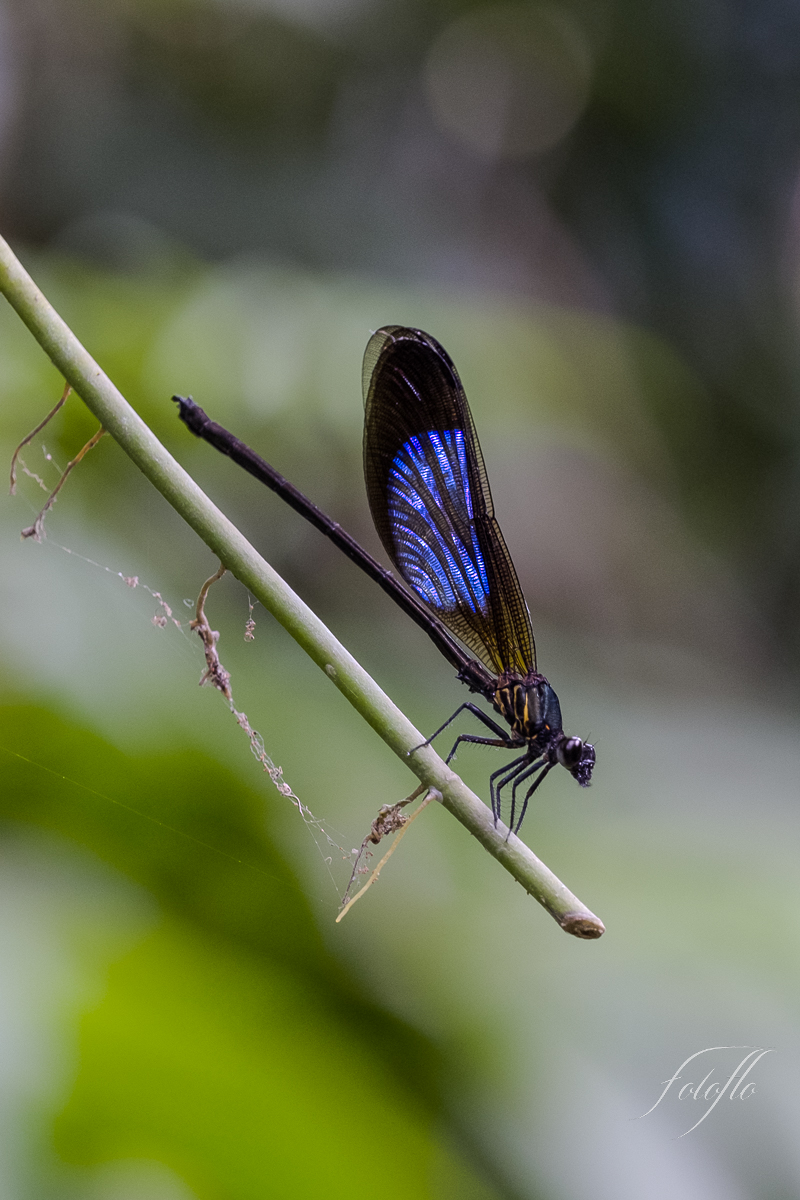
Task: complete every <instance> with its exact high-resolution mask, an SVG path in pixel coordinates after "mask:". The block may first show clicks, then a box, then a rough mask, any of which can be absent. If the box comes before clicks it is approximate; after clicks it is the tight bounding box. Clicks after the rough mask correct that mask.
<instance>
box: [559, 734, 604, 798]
mask: <svg viewBox="0 0 800 1200" xmlns="http://www.w3.org/2000/svg"><path fill="white" fill-rule="evenodd" d="M556 757H557V759H558V761H559V762H560V763H561V765H562V767H566V768H567V770H568V771H569V773H570V775H571V776H572V778H573V779H577V781H578V783H579V784H580V785H581V787H588V786H589V784H590V783H591V782H592V770H593V769H594V764H595V753H594V746H592V745H591V744H590V743H589V742H584V741H581V739H580V738H576V737H570V738H564V739H563V741H561V742H559V744H558V747H557V749H556Z"/></svg>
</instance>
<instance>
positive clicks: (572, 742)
mask: <svg viewBox="0 0 800 1200" xmlns="http://www.w3.org/2000/svg"><path fill="white" fill-rule="evenodd" d="M582 757H583V742H582V741H581V739H580V738H576V737H571V738H567V740H566V741H565V742H563V743H562V745H561V752H560V754H559V758H560V759H561V761H562V763H563V764H564V766H565V767H566V768H567V770H569V771H571V770H572V768H573V767H577V765H578V763H579V762H580V761H581V758H582Z"/></svg>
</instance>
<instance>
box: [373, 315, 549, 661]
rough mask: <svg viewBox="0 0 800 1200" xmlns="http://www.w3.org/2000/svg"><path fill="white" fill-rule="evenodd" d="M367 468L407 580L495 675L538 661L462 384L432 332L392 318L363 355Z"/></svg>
mask: <svg viewBox="0 0 800 1200" xmlns="http://www.w3.org/2000/svg"><path fill="white" fill-rule="evenodd" d="M364 402H365V405H366V419H365V425H364V473H365V476H366V480H367V493H368V496H369V503H370V508H371V510H372V516H373V519H374V521H375V526H376V528H377V530H378V533H379V535H380V538H381V541H382V542H383V545H384V548H385V549H386V551H387V553H388V554H389V556H390V558H391V560H392V562H393V563H394V565H395V566H396V568H397V570H398V571H399V572H400V574H401V575H402V577H403V579H404V580H405V582H406V583H407V584H408V586H409V587H410V588H411V589H412V590H413V591H414V592H415V593H416V594H417V595H418V596H419V597H420V598H421V599H422V600H423V601H424V602H425V603H426V604H427V605H428V606H429V607H430V609H431V610H432V611H433V613H435V614H436V616H437V617H439V619H440V620H441V621H442V622H443V623H444V624H445V625H446V626H447V627H448V628H449V629H450V630H451V631H452V632H453V633H454V634H456V636H457V637H458V638H460V639H461V641H462V642H463V643H464V644H465V645H466V646H467V647H469V649H470V650H471V651H472V652H473V653H474V654H475V655H476V656H477V657H478V658H479V659H480V660H481V662H483V663H484V664H485V665H486V666H488V667H490V668H491V669H492V671H494V672H495V674H498V675H499V674H501V673H503V672H509V671H510V672H518V673H520V674H523V675H524V674H527V672H529V671H531V670H534V669H535V667H536V657H535V649H534V643H533V634H532V631H531V623H530V617H529V615H528V609H527V606H526V604H525V600H524V597H523V595H522V590H521V588H520V586H519V581H518V580H517V575H516V571H515V570H514V564H513V563H512V561H511V556H510V555H509V553H508V550H507V549H506V545H505V542H504V540H503V535H502V533H501V532H500V528H499V526H498V524H497V521H496V520H495V517H494V510H493V507H492V497H491V492H490V490H489V483H488V480H487V478H486V469H485V467H484V464H483V456H482V454H481V448H480V445H479V444H478V439H477V436H476V434H475V427H474V425H473V423H472V417H471V414H470V411H469V406H468V405H467V399H466V396H465V395H464V389H463V388H462V386H461V382H460V380H459V378H458V375H457V374H456V370H455V367H454V366H453V364H452V362H451V360H450V358H449V357H448V355H447V353H446V352H445V351H444V350H443V349H442V347H441V346H440V345H439V343H438V342H437V341H436V340H435V339H434V338H432V337H430V336H429V335H428V334H425V333H422V332H421V331H420V330H416V329H406V328H402V327H400V326H388V327H387V328H385V329H381V330H379V331H378V332H377V333H376V334H374V335H373V337H372V339H371V340H370V342H369V345H368V346H367V352H366V354H365V356H364Z"/></svg>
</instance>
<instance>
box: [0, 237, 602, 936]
mask: <svg viewBox="0 0 800 1200" xmlns="http://www.w3.org/2000/svg"><path fill="white" fill-rule="evenodd" d="M0 291H2V292H3V294H4V295H5V297H6V299H7V300H8V302H9V303H10V304H11V305H12V307H13V308H14V309H15V310H16V312H17V313H18V315H19V316H20V317H21V318H22V320H23V321H24V322H25V324H26V325H27V327H28V329H29V330H30V331H31V333H32V334H33V336H34V337H35V338H36V341H37V342H38V343H39V345H40V346H41V347H42V349H43V350H44V351H45V353H46V354H47V355H48V357H49V358H50V359H51V361H52V362H53V363H54V364H55V366H56V367H57V368H58V370H59V371H60V372H61V373H62V374H63V376H64V378H65V379H66V380H67V382H68V383H69V384H71V386H72V388H73V390H74V391H75V392H77V394H78V395H79V396H80V397H81V399H82V400H83V402H84V403H85V404H86V406H87V408H89V409H90V410H91V412H92V413H94V415H95V416H96V417H97V419H98V420H99V421H100V423H101V425H102V426H103V428H104V429H105V430H106V431H107V432H108V433H109V434H111V436H112V437H113V438H114V440H115V441H116V442H117V443H118V445H119V446H120V447H121V448H122V450H124V451H125V453H126V454H127V455H128V456H129V457H130V458H131V459H132V460H133V462H134V463H135V464H136V466H137V467H138V468H139V469H140V470H141V471H142V472H143V473H144V474H145V475H146V476H147V478H148V479H149V480H150V482H151V483H152V484H153V485H154V486H155V487H156V488H157V489H158V490H159V491H160V492H161V494H162V496H164V497H165V499H166V500H167V501H168V502H169V503H170V504H171V505H172V507H173V508H174V509H175V510H176V511H177V512H178V513H179V514H180V515H181V516H182V517H183V519H184V520H185V521H186V522H187V524H188V525H190V526H191V527H192V529H194V531H195V533H197V534H198V535H199V536H200V537H201V538H202V540H203V541H204V542H205V544H206V545H207V546H208V547H209V549H210V550H211V551H213V553H214V554H215V555H216V556H217V557H218V558H219V560H220V561H221V562H222V563H223V564H224V565H225V566H226V567H227V568H228V570H229V571H230V572H231V573H232V574H233V575H235V576H236V578H237V579H238V580H239V581H240V582H241V583H242V584H243V585H244V586H245V587H246V588H247V589H248V590H249V591H250V592H252V594H253V595H254V596H256V597H257V598H258V599H259V600H260V602H261V603H262V604H263V605H264V607H265V608H266V609H268V610H269V612H271V613H272V615H273V616H274V617H276V619H277V620H278V621H279V622H280V623H281V625H283V627H284V629H286V630H287V631H288V632H289V633H290V634H291V635H292V637H293V638H294V639H295V641H297V642H298V643H299V645H300V646H302V648H303V649H304V650H305V651H306V653H307V654H309V655H310V656H311V658H313V660H314V662H315V663H316V664H317V665H318V666H319V667H321V668H322V670H323V671H325V673H326V675H328V677H329V678H330V679H331V680H332V681H333V683H335V684H336V686H337V687H338V688H339V690H340V691H341V692H342V693H343V694H344V695H345V696H346V697H347V699H348V700H349V701H350V703H351V704H352V705H353V707H354V708H355V709H357V711H358V712H359V713H360V714H361V716H362V717H363V718H364V720H365V721H367V722H368V723H369V724H370V725H371V726H372V728H373V729H374V730H375V731H376V733H378V734H379V736H380V737H381V738H383V740H384V741H385V742H386V744H387V745H388V746H390V747H391V749H392V750H393V751H394V752H395V754H397V755H398V757H399V758H401V759H402V760H403V762H404V763H405V764H406V766H407V767H409V769H410V770H411V771H413V772H414V774H415V775H416V776H417V778H418V779H419V780H420V781H421V782H422V783H424V784H426V785H428V786H429V787H433V788H436V789H437V790H438V791H439V792H440V793H441V795H442V804H443V805H444V807H445V808H446V809H447V810H448V811H449V812H451V813H452V814H453V816H454V817H456V818H457V819H458V820H459V821H460V822H461V824H462V825H464V826H465V827H466V828H467V829H468V830H469V832H470V833H471V834H472V835H473V837H476V838H477V839H478V841H479V842H480V843H481V845H482V846H484V847H485V848H486V849H487V850H488V851H489V853H490V854H492V855H494V857H495V858H496V859H497V860H498V862H500V863H501V864H502V865H503V866H504V867H505V868H506V870H507V871H509V872H510V874H511V875H513V877H514V878H515V879H516V880H517V882H518V883H520V884H521V885H522V886H523V888H525V890H526V891H527V892H529V893H530V895H531V896H533V897H534V898H535V899H536V900H538V901H539V903H540V904H542V905H543V906H544V908H546V909H547V911H548V912H549V913H550V914H551V915H552V916H553V917H554V918H555V920H556V921H557V922H558V923H559V925H560V926H561V928H562V929H564V930H566V932H568V933H571V934H574V935H575V936H576V937H582V938H597V937H600V935H601V934H602V933H603V931H604V926H603V923H602V921H600V920H599V918H598V917H596V916H595V915H594V913H592V912H590V911H589V909H587V908H586V907H585V906H584V905H583V904H582V903H581V902H580V900H578V899H577V897H576V896H573V894H572V893H571V892H570V891H569V889H568V888H566V887H565V886H564V884H563V883H561V881H560V880H559V879H557V878H556V876H555V875H554V874H553V873H552V871H550V870H549V869H548V868H547V867H546V866H545V864H544V863H542V862H541V861H540V860H539V859H538V858H537V857H536V855H535V854H534V853H533V852H532V851H531V850H529V849H528V847H527V846H526V845H525V844H524V842H522V841H520V839H519V838H517V837H515V835H514V834H509V833H508V830H507V829H506V828H505V827H504V826H503V825H501V824H498V825H497V827H495V825H494V823H493V820H492V816H491V813H490V812H489V809H488V808H487V807H486V805H485V804H483V802H482V801H481V800H480V799H479V798H478V797H477V796H476V795H475V794H474V793H473V792H471V791H470V790H469V789H468V788H467V787H466V786H465V785H464V783H462V781H461V780H460V779H459V777H458V776H457V775H456V774H455V773H454V772H453V771H451V770H450V768H449V767H447V766H445V764H444V762H443V761H442V760H441V758H440V757H439V755H438V754H437V753H436V752H435V750H433V749H432V747H430V746H427V747H425V748H424V749H421V750H418V751H417V752H416V753H415V754H414V755H412V756H411V757H409V751H410V750H412V749H413V748H414V747H415V746H418V745H419V744H420V742H422V740H423V737H422V734H421V733H420V732H419V730H417V729H415V728H414V726H413V725H412V724H411V722H410V721H409V720H408V719H407V718H406V717H405V716H404V715H403V713H402V712H400V710H399V709H398V708H396V707H395V705H394V704H393V703H392V702H391V700H390V699H389V698H388V696H386V695H385V694H384V693H383V692H382V691H381V689H380V688H379V687H378V685H377V684H376V683H375V682H374V680H373V679H372V678H371V677H370V676H369V675H368V674H367V672H366V671H365V670H364V669H363V668H362V667H361V666H360V665H359V664H358V663H357V662H356V661H355V659H354V658H353V657H352V656H351V655H350V654H349V653H348V652H347V650H345V648H344V647H343V646H342V645H341V644H340V643H339V642H338V641H337V640H336V638H335V637H334V636H333V634H332V633H331V632H330V631H329V630H328V629H326V627H325V626H324V625H323V624H322V622H321V621H320V620H319V618H318V617H316V616H315V614H314V613H313V612H312V611H311V610H310V609H309V608H308V607H307V606H306V605H305V604H304V603H303V601H302V600H301V599H300V598H299V597H298V596H296V595H295V593H294V592H293V591H292V589H291V588H290V587H289V586H288V585H287V584H286V583H284V581H283V580H282V579H281V578H280V576H279V575H277V574H276V573H275V571H274V570H273V569H272V567H271V566H270V565H269V564H268V563H267V562H265V561H264V559H263V558H261V556H260V555H259V554H258V553H257V552H256V550H255V549H254V548H253V547H252V546H251V545H250V543H249V542H248V541H247V539H246V538H244V537H243V536H242V534H241V533H240V532H239V530H238V529H236V527H235V526H234V525H232V524H231V522H230V521H229V520H228V519H227V517H225V516H224V514H223V513H222V512H220V510H219V509H218V508H217V507H216V506H215V505H214V504H212V503H211V501H210V500H209V499H208V497H207V496H206V495H205V494H204V493H203V492H202V491H201V490H200V488H199V487H198V486H197V484H196V483H195V482H194V480H193V479H192V478H191V477H190V476H189V475H188V474H187V473H186V471H184V469H183V467H181V466H180V464H179V463H178V462H176V460H175V459H174V458H173V457H172V455H171V454H169V452H168V451H167V450H166V449H165V448H164V446H162V445H161V443H160V442H159V441H158V439H157V438H156V437H155V435H154V434H153V432H152V430H151V429H149V428H148V426H147V425H146V424H145V423H144V421H142V419H141V418H140V417H139V416H138V415H137V413H136V412H135V411H134V410H133V409H132V408H131V406H130V404H128V402H127V400H125V398H124V396H122V394H121V393H120V392H119V391H118V390H117V388H116V387H115V386H114V384H113V383H112V382H111V380H110V379H109V378H108V377H107V376H106V375H105V374H104V373H103V371H101V369H100V367H99V366H98V365H97V363H96V362H95V361H94V359H93V358H92V357H91V355H90V354H89V353H88V352H87V351H86V350H85V349H84V347H83V346H82V345H81V343H80V342H79V341H78V339H77V338H76V337H75V335H74V334H73V333H72V331H71V330H70V329H69V327H68V326H67V325H66V324H65V323H64V321H63V320H62V319H61V317H60V316H59V315H58V313H57V312H56V311H55V309H54V308H53V307H52V305H51V304H50V303H49V302H48V301H47V299H46V298H45V297H44V296H43V295H42V293H41V292H40V291H39V289H38V288H37V286H36V284H35V283H34V282H33V280H32V279H31V277H30V276H29V275H28V273H27V272H26V271H25V269H24V268H23V267H22V265H21V263H20V262H19V260H18V259H17V258H16V256H15V255H14V254H13V252H12V251H11V249H10V247H9V246H8V245H7V243H6V242H5V241H3V239H2V238H0ZM176 428H177V423H176Z"/></svg>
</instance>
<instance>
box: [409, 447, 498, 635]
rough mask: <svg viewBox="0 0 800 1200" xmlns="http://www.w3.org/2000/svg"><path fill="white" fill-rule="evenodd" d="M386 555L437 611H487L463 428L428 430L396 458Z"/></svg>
mask: <svg viewBox="0 0 800 1200" xmlns="http://www.w3.org/2000/svg"><path fill="white" fill-rule="evenodd" d="M387 501H388V509H389V519H390V521H391V525H392V540H393V543H394V555H393V558H394V559H395V561H396V562H397V565H398V567H399V568H400V572H401V574H402V575H403V578H404V579H405V580H407V582H408V583H409V584H410V585H411V587H412V588H413V589H414V591H415V592H416V593H417V594H418V595H419V596H420V597H421V598H422V599H423V600H425V601H426V602H427V603H428V604H430V606H431V608H434V609H436V611H437V612H439V613H440V614H441V613H446V612H454V611H455V610H456V609H457V607H458V605H459V604H465V605H466V606H467V608H469V609H470V610H471V611H472V612H480V613H483V614H486V613H487V612H488V599H489V581H488V579H487V577H486V565H485V563H484V561H483V554H482V553H481V548H480V545H479V544H478V537H477V533H476V531H475V524H474V516H473V510H472V495H471V492H470V484H469V476H468V474H467V460H466V450H465V446H464V431H463V430H462V429H446V430H444V431H442V432H439V431H438V430H435V429H434V430H429V431H428V432H427V433H423V434H419V435H417V436H415V437H412V438H411V439H410V440H409V441H408V442H406V443H405V445H404V446H403V447H402V449H401V450H400V451H399V453H398V454H397V455H396V456H395V458H394V460H393V462H392V465H391V468H390V470H389V480H388V487H387Z"/></svg>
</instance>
